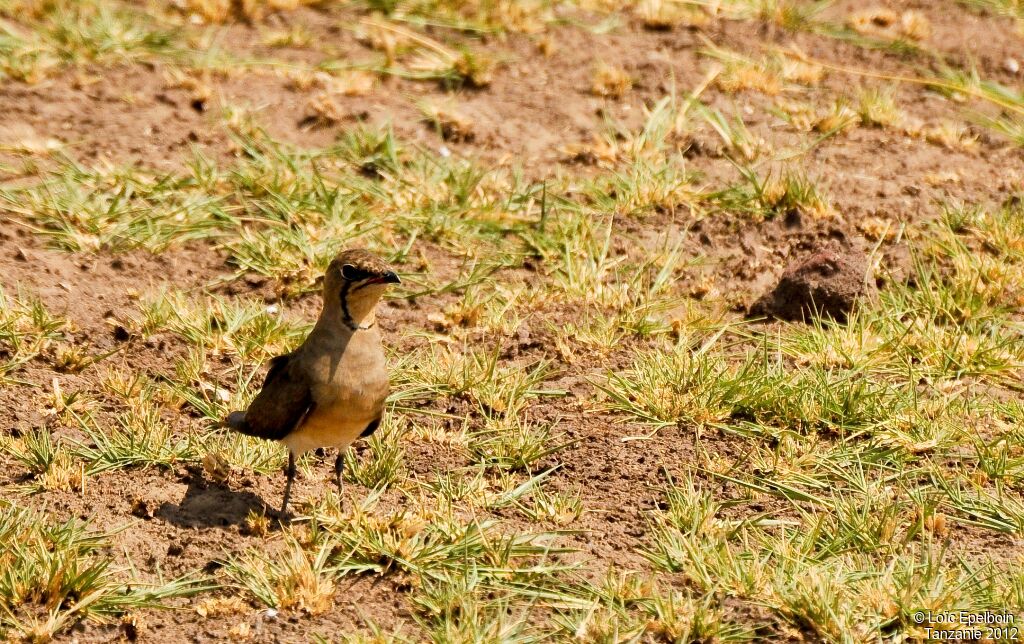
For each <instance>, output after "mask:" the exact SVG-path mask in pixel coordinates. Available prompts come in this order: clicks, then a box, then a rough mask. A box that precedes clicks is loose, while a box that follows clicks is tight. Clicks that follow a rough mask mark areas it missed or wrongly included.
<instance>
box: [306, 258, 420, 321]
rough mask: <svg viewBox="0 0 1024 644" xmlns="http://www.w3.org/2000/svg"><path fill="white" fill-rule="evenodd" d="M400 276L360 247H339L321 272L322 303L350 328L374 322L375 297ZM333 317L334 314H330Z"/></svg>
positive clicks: (397, 280) (378, 298)
mask: <svg viewBox="0 0 1024 644" xmlns="http://www.w3.org/2000/svg"><path fill="white" fill-rule="evenodd" d="M401 281H402V280H400V279H399V278H398V274H397V273H395V271H394V269H392V268H391V266H390V265H388V263H387V262H385V261H384V260H382V259H381V258H379V257H377V256H376V255H374V254H372V253H369V252H367V251H365V250H362V249H349V250H345V251H342V252H341V253H339V254H338V256H337V257H335V258H334V260H332V261H331V264H330V266H328V267H327V272H326V273H325V274H324V307H325V309H334V310H333V311H331V313H338V314H340V320H341V322H342V323H343V324H345V325H346V326H349V327H351V328H358V327H367V326H369V325H371V324H373V311H374V308H375V307H376V306H377V301H378V300H380V297H381V296H382V295H383V294H384V291H385V290H387V287H388V286H389V285H391V284H400V283H401ZM332 317H333V315H332Z"/></svg>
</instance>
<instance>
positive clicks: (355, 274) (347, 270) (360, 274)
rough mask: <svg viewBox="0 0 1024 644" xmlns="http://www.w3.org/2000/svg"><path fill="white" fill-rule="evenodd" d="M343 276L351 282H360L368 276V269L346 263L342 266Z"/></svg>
mask: <svg viewBox="0 0 1024 644" xmlns="http://www.w3.org/2000/svg"><path fill="white" fill-rule="evenodd" d="M341 276H342V277H343V278H345V279H346V280H348V281H350V282H358V281H359V280H361V279H364V278H365V277H366V271H364V270H362V269H360V268H356V267H355V266H353V265H352V264H345V265H344V266H342V267H341Z"/></svg>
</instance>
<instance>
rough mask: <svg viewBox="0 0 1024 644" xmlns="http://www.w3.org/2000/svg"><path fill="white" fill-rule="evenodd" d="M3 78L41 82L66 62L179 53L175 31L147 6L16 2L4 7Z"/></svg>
mask: <svg viewBox="0 0 1024 644" xmlns="http://www.w3.org/2000/svg"><path fill="white" fill-rule="evenodd" d="M0 15H2V16H3V17H4V18H6V19H8V20H5V22H4V23H3V25H0V78H9V79H13V80H16V81H23V82H28V83H37V82H40V81H42V80H43V79H45V78H47V77H48V76H50V75H52V74H53V73H55V72H56V70H58V69H59V68H61V67H64V66H66V65H81V64H85V63H89V62H98V63H110V62H122V61H133V60H140V59H145V58H153V57H158V56H161V57H163V56H171V55H173V54H174V49H173V42H174V35H173V33H172V32H171V31H169V30H166V29H162V28H154V25H158V24H159V22H158V21H157V20H156V19H155V18H154V16H152V15H149V14H148V13H147V12H146V11H145V9H142V8H139V7H136V6H134V5H130V4H122V3H119V2H111V1H109V0H86V1H82V2H78V1H72V0H57V1H54V2H44V3H39V2H24V1H22V0H12V1H10V2H7V3H5V4H4V6H3V7H0Z"/></svg>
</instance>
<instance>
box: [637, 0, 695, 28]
mask: <svg viewBox="0 0 1024 644" xmlns="http://www.w3.org/2000/svg"><path fill="white" fill-rule="evenodd" d="M635 11H636V14H637V16H639V18H640V20H641V21H642V22H643V24H644V27H646V28H648V29H653V30H656V31H661V30H669V29H677V28H680V27H702V26H704V25H706V24H708V22H709V21H710V20H711V17H710V16H709V15H708V13H707V12H705V11H703V10H702V9H701V8H700V7H695V6H691V5H688V4H685V3H682V2H672V1H671V0H643V1H642V2H640V3H639V4H638V5H637V7H636V9H635Z"/></svg>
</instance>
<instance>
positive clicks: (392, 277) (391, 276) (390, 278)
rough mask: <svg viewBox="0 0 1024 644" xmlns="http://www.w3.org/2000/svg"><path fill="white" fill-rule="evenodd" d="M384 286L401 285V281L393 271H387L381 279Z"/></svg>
mask: <svg viewBox="0 0 1024 644" xmlns="http://www.w3.org/2000/svg"><path fill="white" fill-rule="evenodd" d="M381 281H382V282H384V283H385V284H401V283H402V280H401V279H399V278H398V273H396V272H394V271H388V272H387V273H384V275H383V276H382V279H381Z"/></svg>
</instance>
